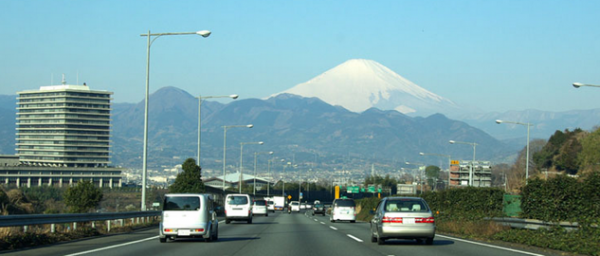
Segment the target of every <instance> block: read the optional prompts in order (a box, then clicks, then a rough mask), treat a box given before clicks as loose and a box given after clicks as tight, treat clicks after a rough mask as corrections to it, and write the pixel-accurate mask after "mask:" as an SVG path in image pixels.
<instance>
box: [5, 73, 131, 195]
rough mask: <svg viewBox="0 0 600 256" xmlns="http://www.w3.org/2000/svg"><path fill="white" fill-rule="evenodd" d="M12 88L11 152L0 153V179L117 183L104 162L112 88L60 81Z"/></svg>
mask: <svg viewBox="0 0 600 256" xmlns="http://www.w3.org/2000/svg"><path fill="white" fill-rule="evenodd" d="M17 94H18V97H17V104H18V106H17V144H16V146H17V148H16V150H17V156H15V157H10V156H7V157H3V158H1V159H0V160H3V161H0V184H5V185H8V186H17V187H21V186H27V187H30V186H43V185H47V186H63V185H73V184H75V183H77V182H78V181H79V180H91V181H93V182H94V184H96V185H97V186H99V187H115V186H117V187H120V186H121V172H122V169H121V168H114V167H109V164H110V159H109V155H110V130H111V129H110V127H111V124H110V121H111V119H110V110H111V103H110V101H111V95H112V92H108V91H93V90H91V89H90V88H89V87H88V86H86V84H85V83H84V84H83V85H67V84H66V83H65V82H64V81H63V84H62V85H54V86H42V87H41V88H40V89H39V90H30V91H22V92H17ZM16 158H18V161H17V160H16Z"/></svg>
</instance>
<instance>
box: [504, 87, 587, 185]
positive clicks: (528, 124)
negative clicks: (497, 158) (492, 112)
mask: <svg viewBox="0 0 600 256" xmlns="http://www.w3.org/2000/svg"><path fill="white" fill-rule="evenodd" d="M573 86H575V84H573ZM496 123H497V124H501V123H508V124H518V125H524V126H527V158H526V161H527V162H526V163H525V185H527V183H528V180H529V127H531V124H530V123H521V122H513V121H506V120H496Z"/></svg>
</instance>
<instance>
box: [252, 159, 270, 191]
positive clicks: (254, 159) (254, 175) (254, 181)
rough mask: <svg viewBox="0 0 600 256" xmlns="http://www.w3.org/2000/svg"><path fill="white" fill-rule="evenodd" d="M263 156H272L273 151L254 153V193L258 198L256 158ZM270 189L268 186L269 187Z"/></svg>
mask: <svg viewBox="0 0 600 256" xmlns="http://www.w3.org/2000/svg"><path fill="white" fill-rule="evenodd" d="M263 154H269V155H272V154H273V151H266V152H254V192H253V195H254V196H256V156H258V155H263ZM267 187H268V186H267Z"/></svg>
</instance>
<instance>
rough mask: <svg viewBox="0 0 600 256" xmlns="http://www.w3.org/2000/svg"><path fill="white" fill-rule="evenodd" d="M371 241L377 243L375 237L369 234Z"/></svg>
mask: <svg viewBox="0 0 600 256" xmlns="http://www.w3.org/2000/svg"><path fill="white" fill-rule="evenodd" d="M371 243H377V237H375V235H373V234H371Z"/></svg>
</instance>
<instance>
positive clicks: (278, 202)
mask: <svg viewBox="0 0 600 256" xmlns="http://www.w3.org/2000/svg"><path fill="white" fill-rule="evenodd" d="M273 202H275V210H276V211H283V208H284V206H285V197H283V196H274V197H273Z"/></svg>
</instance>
